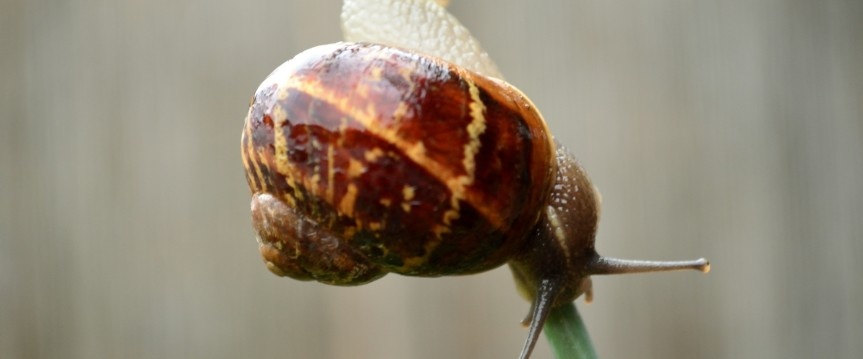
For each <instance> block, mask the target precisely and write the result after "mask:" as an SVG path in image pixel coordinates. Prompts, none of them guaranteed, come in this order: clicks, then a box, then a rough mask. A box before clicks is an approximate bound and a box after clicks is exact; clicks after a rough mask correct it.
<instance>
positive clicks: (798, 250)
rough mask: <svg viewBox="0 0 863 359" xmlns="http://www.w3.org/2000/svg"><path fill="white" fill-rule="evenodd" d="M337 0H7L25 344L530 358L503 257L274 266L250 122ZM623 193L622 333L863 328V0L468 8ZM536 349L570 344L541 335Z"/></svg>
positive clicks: (595, 333) (11, 232)
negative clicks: (644, 266) (403, 267)
mask: <svg viewBox="0 0 863 359" xmlns="http://www.w3.org/2000/svg"><path fill="white" fill-rule="evenodd" d="M339 8H340V2H338V1H334V0H329V1H285V0H283V1H246V2H214V1H201V0H179V1H166V0H151V1H109V0H101V1H98V0H67V1H59V2H57V1H45V0H26V1H25V0H4V1H3V2H2V3H0V357H2V358H250V357H269V358H357V357H361V358H500V357H515V355H516V353H517V352H518V350H519V349H520V346H521V344H522V340H523V339H524V336H525V334H526V332H525V330H523V329H522V328H521V327H520V326H519V325H518V324H517V323H518V321H519V320H520V319H521V318H522V316H523V315H524V314H525V313H526V311H527V309H528V306H527V303H526V302H524V301H523V300H522V299H521V298H519V297H518V296H517V295H516V294H515V292H514V290H513V285H512V283H511V280H510V277H509V272H508V271H507V269H506V268H501V269H499V270H496V271H493V272H490V273H486V274H482V275H476V276H471V277H461V278H446V279H415V278H403V277H396V276H390V277H387V278H385V279H383V280H380V281H378V282H376V283H374V284H371V285H368V286H364V287H357V288H334V287H327V286H324V285H320V284H315V283H301V282H295V281H292V280H288V279H281V278H277V277H275V276H273V275H271V274H269V273H268V272H267V271H266V269H265V268H264V265H263V264H262V263H261V261H260V259H259V257H258V254H257V246H256V243H255V240H254V237H253V235H252V231H251V228H250V224H249V213H248V211H249V208H248V206H249V205H248V203H249V195H248V189H247V187H246V184H245V183H244V178H243V175H242V166H241V164H240V159H239V148H238V146H239V139H240V128H241V121H242V118H243V116H244V114H245V111H246V106H247V104H248V100H249V97H250V96H251V95H252V92H253V91H254V89H255V88H256V86H257V84H258V83H259V82H260V81H261V80H262V79H263V78H264V77H265V76H266V75H267V74H268V73H269V71H271V70H272V69H273V68H275V67H276V66H277V65H278V64H280V63H281V62H282V61H285V60H287V59H288V58H290V57H291V56H292V55H293V54H295V53H297V52H299V51H301V50H303V49H305V48H307V47H311V46H313V45H316V44H321V43H326V42H333V41H337V40H338V39H339V38H340V30H339V24H338V12H339ZM451 8H452V11H453V12H454V13H455V14H456V16H458V17H459V18H460V19H461V20H462V21H463V22H464V23H465V24H466V25H467V26H468V27H469V28H471V29H472V31H473V32H474V34H475V35H476V36H477V37H478V38H479V39H480V40H481V41H482V43H483V44H484V46H485V47H486V48H487V50H488V51H489V52H490V54H491V55H492V57H493V58H494V59H495V60H496V61H497V62H498V64H499V65H500V67H501V70H502V71H503V72H504V74H506V76H507V78H508V80H510V81H511V82H512V83H514V84H515V85H517V86H519V87H520V88H521V89H522V90H524V92H525V93H527V94H529V95H530V96H531V98H532V99H533V101H534V102H535V103H536V104H537V105H538V106H539V107H540V108H541V109H542V111H543V113H544V115H545V117H546V118H547V120H548V122H549V124H550V126H551V128H552V129H553V130H554V133H555V134H556V136H557V137H558V138H559V139H560V140H561V142H563V143H565V144H567V145H568V146H569V147H570V148H571V149H572V151H573V152H574V153H576V154H577V156H578V157H579V158H580V159H581V161H582V163H583V164H584V165H585V167H586V168H587V169H588V170H589V172H590V173H591V175H592V177H593V179H594V180H595V182H596V184H597V185H598V186H599V187H600V189H601V191H602V193H603V195H604V197H603V198H604V211H603V219H602V223H601V226H600V227H601V228H600V233H599V238H598V248H599V250H600V252H601V253H604V254H606V255H613V256H621V257H637V258H646V259H678V258H680V259H684V258H694V257H699V256H706V257H709V258H710V259H711V260H712V262H713V269H714V270H713V272H711V273H710V274H709V275H700V274H697V273H673V274H662V275H635V276H624V277H600V278H595V279H594V285H595V295H596V298H595V302H594V303H593V304H590V305H585V304H584V303H583V302H582V301H579V303H578V305H579V307H580V310H581V312H582V313H583V315H584V317H585V320H586V322H587V325H588V328H589V329H590V332H591V335H592V337H593V339H594V341H595V344H596V346H597V350H598V352H599V353H600V354H601V355H602V357H604V358H636V357H637V358H692V357H699V358H744V357H745V358H816V357H817V358H856V357H860V355H861V353H863V341H861V340H860V339H861V338H863V314H861V313H863V310H861V304H863V278H862V277H863V260H861V258H860V257H861V256H863V41H861V38H863V2H860V1H842V0H825V1H809V0H795V1H791V0H788V1H778V0H777V1H743V0H733V1H728V0H722V1H719V0H717V1H699V2H693V1H670V0H666V1H658V0H656V1H617V0H603V1H533V2H528V1H515V0H511V1H500V0H472V1H464V0H462V1H459V0H456V1H454V3H453V4H452V6H451ZM536 357H537V358H549V357H551V354H550V352H549V350H548V347H547V345H546V344H545V342H544V341H543V342H542V343H541V344H540V347H539V349H538V352H537V354H536Z"/></svg>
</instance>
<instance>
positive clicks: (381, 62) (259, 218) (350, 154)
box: [242, 43, 556, 284]
mask: <svg viewBox="0 0 863 359" xmlns="http://www.w3.org/2000/svg"><path fill="white" fill-rule="evenodd" d="M554 152H555V147H554V143H553V141H552V139H551V136H550V134H549V133H548V130H547V127H546V125H545V122H544V121H543V120H542V118H541V116H540V115H539V113H538V112H537V111H536V109H535V108H534V106H533V105H532V104H531V103H530V101H529V100H528V99H526V98H525V97H524V96H523V95H522V94H521V92H519V91H518V90H516V89H514V88H513V87H511V86H509V85H507V84H505V83H504V82H502V81H499V80H494V79H489V78H486V77H483V76H481V75H478V74H475V73H472V72H468V71H466V70H463V69H461V68H458V67H455V66H454V65H451V64H449V63H446V62H444V61H442V60H439V59H437V58H433V57H428V56H422V55H418V54H416V53H412V52H408V51H404V50H401V49H397V48H391V47H385V46H381V45H372V44H356V43H337V44H330V45H323V46H319V47H315V48H312V49H309V50H307V51H305V52H303V53H301V54H299V55H297V56H296V57H295V58H293V59H292V60H290V61H288V62H286V63H285V64H283V65H282V66H280V67H279V68H278V69H276V70H275V71H274V72H273V73H272V74H270V76H269V77H268V78H267V79H266V80H265V81H264V83H262V84H261V86H260V87H259V88H258V90H257V92H256V94H255V97H254V99H253V100H252V103H251V106H250V109H249V113H248V116H247V118H246V121H245V126H244V129H243V137H242V155H243V163H244V166H245V169H246V176H247V180H248V183H249V187H250V188H251V190H252V193H253V204H252V207H253V208H252V211H253V222H254V225H255V229H256V231H257V232H258V234H259V241H260V243H261V252H262V254H263V255H264V258H265V260H266V261H267V263H268V267H269V268H270V269H271V270H272V271H273V272H275V273H277V274H281V275H288V276H291V277H294V278H298V279H315V280H319V281H322V282H325V283H331V284H359V283H362V282H365V281H369V280H373V279H375V278H377V277H379V276H380V275H383V274H385V273H386V272H396V273H401V274H406V275H416V276H439V275H448V274H466V273H473V272H478V271H483V270H488V269H491V268H494V267H497V266H499V265H501V264H503V263H505V262H506V261H507V260H508V258H510V257H511V256H512V255H513V254H514V253H516V252H518V251H520V250H521V249H522V248H523V247H524V243H525V240H526V239H527V237H528V233H529V232H530V231H531V230H532V229H533V228H534V227H535V225H536V223H537V219H538V218H539V216H540V213H541V212H542V208H543V207H544V206H545V205H546V201H547V199H548V197H549V192H550V187H551V185H552V183H551V182H552V181H553V177H554V176H553V174H554V173H555V171H556V164H555V159H554V158H555V156H554ZM326 272H330V273H326ZM333 272H335V273H333Z"/></svg>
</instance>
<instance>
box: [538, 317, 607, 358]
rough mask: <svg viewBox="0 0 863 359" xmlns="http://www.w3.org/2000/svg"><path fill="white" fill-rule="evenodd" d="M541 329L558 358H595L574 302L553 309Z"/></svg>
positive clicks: (591, 344) (594, 352)
mask: <svg viewBox="0 0 863 359" xmlns="http://www.w3.org/2000/svg"><path fill="white" fill-rule="evenodd" d="M543 330H544V331H545V337H546V338H548V342H549V344H551V350H552V351H553V352H554V354H555V357H557V358H558V359H596V351H595V350H594V349H593V343H591V342H590V336H589V335H588V334H587V328H585V327H584V322H583V321H582V320H581V316H580V315H578V310H577V309H575V303H569V304H567V305H563V306H560V307H558V308H555V309H553V310H552V311H551V313H549V315H548V319H547V320H546V322H545V326H544V327H543Z"/></svg>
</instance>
